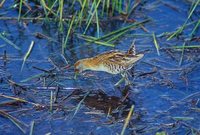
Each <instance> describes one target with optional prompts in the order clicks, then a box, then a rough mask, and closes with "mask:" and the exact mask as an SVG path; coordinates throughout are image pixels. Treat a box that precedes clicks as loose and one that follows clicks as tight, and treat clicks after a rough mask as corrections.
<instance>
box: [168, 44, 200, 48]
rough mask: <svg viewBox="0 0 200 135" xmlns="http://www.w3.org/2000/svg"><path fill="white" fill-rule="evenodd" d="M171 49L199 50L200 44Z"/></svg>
mask: <svg viewBox="0 0 200 135" xmlns="http://www.w3.org/2000/svg"><path fill="white" fill-rule="evenodd" d="M172 48H174V49H185V48H187V49H195V48H200V44H199V45H187V46H183V45H182V46H174V47H172Z"/></svg>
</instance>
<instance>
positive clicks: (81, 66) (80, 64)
mask: <svg viewBox="0 0 200 135" xmlns="http://www.w3.org/2000/svg"><path fill="white" fill-rule="evenodd" d="M85 70H86V66H85V61H84V60H79V61H77V62H76V63H75V64H74V71H75V73H76V74H77V73H82V72H83V71H85Z"/></svg>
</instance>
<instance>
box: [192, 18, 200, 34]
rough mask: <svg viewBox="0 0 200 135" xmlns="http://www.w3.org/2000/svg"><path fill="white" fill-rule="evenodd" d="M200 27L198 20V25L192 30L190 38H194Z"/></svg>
mask: <svg viewBox="0 0 200 135" xmlns="http://www.w3.org/2000/svg"><path fill="white" fill-rule="evenodd" d="M199 26H200V19H199V20H198V22H197V24H196V25H195V27H194V29H193V30H192V32H191V33H190V36H193V35H194V34H195V32H196V31H197V30H198V28H199Z"/></svg>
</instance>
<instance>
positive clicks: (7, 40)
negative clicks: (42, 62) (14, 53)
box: [0, 33, 21, 50]
mask: <svg viewBox="0 0 200 135" xmlns="http://www.w3.org/2000/svg"><path fill="white" fill-rule="evenodd" d="M0 38H1V39H3V40H4V41H5V42H6V43H8V44H9V45H11V46H13V47H14V48H15V49H17V50H21V49H20V48H19V47H18V46H17V45H15V44H14V43H13V42H12V41H10V40H9V39H7V38H6V37H5V36H3V34H1V33H0Z"/></svg>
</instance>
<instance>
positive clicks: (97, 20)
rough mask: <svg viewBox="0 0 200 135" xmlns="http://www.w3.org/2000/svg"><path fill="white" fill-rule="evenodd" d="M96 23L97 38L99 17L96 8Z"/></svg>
mask: <svg viewBox="0 0 200 135" xmlns="http://www.w3.org/2000/svg"><path fill="white" fill-rule="evenodd" d="M95 13H96V24H97V37H98V38H99V17H98V10H96V12H95Z"/></svg>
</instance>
